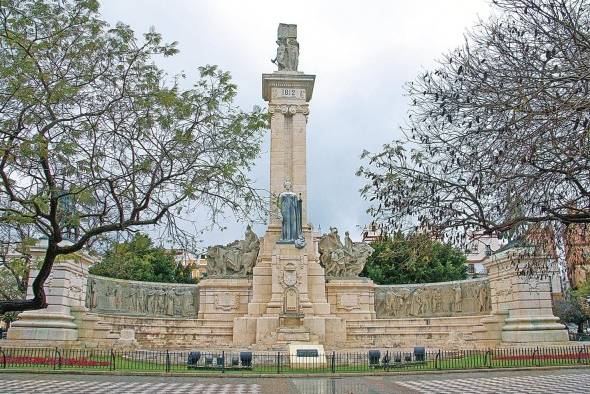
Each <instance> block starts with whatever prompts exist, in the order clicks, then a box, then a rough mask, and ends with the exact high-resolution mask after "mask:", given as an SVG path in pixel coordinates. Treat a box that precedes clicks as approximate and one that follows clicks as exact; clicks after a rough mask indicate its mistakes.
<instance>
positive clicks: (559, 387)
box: [396, 374, 590, 394]
mask: <svg viewBox="0 0 590 394" xmlns="http://www.w3.org/2000/svg"><path fill="white" fill-rule="evenodd" d="M396 384H398V385H400V386H403V387H406V388H408V389H411V390H415V391H416V392H418V393H445V394H446V393H465V394H467V393H474V394H484V393H510V394H512V393H527V394H535V393H568V394H572V393H588V392H590V374H585V375H582V374H577V375H572V374H564V375H549V376H501V377H490V378H468V379H444V380H443V379H441V380H420V381H418V380H415V381H404V382H396Z"/></svg>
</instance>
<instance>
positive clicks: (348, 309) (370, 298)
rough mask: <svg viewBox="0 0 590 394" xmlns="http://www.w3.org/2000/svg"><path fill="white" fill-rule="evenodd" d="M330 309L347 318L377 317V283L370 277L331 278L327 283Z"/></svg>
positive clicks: (367, 318) (332, 312)
mask: <svg viewBox="0 0 590 394" xmlns="http://www.w3.org/2000/svg"><path fill="white" fill-rule="evenodd" d="M326 292H327V294H328V302H329V303H330V311H331V314H332V315H334V316H339V317H342V318H344V319H346V320H373V319H375V284H374V283H373V281H372V280H370V279H368V278H352V279H330V280H329V281H328V283H326Z"/></svg>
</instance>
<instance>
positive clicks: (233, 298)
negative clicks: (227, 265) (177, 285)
mask: <svg viewBox="0 0 590 394" xmlns="http://www.w3.org/2000/svg"><path fill="white" fill-rule="evenodd" d="M198 286H199V319H205V320H220V321H233V319H234V318H236V317H240V316H244V315H246V314H247V313H248V299H249V297H250V289H251V287H252V281H251V279H248V278H210V279H205V280H202V281H201V282H199V284H198Z"/></svg>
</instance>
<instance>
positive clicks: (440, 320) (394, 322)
mask: <svg viewBox="0 0 590 394" xmlns="http://www.w3.org/2000/svg"><path fill="white" fill-rule="evenodd" d="M482 317H484V315H478V316H457V317H437V318H412V319H376V320H348V321H347V322H346V326H347V327H366V326H368V325H370V326H387V327H392V326H400V327H401V326H403V327H407V326H422V325H426V326H431V327H432V326H441V325H445V326H446V325H454V324H459V325H473V324H474V323H475V324H478V323H479V322H480V320H481V318H482Z"/></svg>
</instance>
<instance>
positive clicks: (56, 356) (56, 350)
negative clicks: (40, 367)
mask: <svg viewBox="0 0 590 394" xmlns="http://www.w3.org/2000/svg"><path fill="white" fill-rule="evenodd" d="M56 358H57V360H58V362H57V363H56V362H55V359H56ZM58 363H59V367H58ZM57 368H59V369H61V353H60V352H59V349H58V348H57V347H56V348H55V356H54V357H53V369H57Z"/></svg>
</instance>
